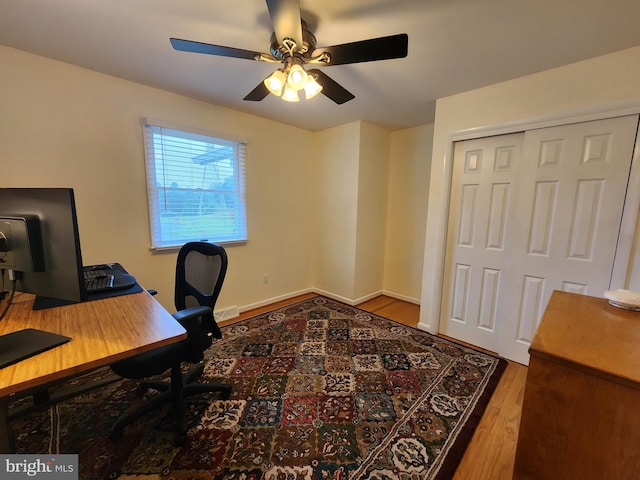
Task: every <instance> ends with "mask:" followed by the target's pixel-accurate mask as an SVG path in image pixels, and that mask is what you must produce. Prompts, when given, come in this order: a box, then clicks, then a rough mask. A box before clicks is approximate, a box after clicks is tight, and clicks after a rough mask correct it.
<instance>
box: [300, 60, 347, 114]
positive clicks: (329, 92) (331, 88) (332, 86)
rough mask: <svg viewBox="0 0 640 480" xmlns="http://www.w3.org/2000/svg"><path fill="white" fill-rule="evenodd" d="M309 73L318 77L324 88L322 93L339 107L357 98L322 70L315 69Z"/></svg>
mask: <svg viewBox="0 0 640 480" xmlns="http://www.w3.org/2000/svg"><path fill="white" fill-rule="evenodd" d="M308 72H309V73H312V74H314V75H317V76H318V78H317V79H316V81H317V82H318V83H319V84H320V85H321V86H322V91H321V92H320V93H322V94H323V95H324V96H325V97H327V98H330V99H331V100H333V101H334V102H335V103H337V104H338V105H342V104H343V103H346V102H348V101H349V100H353V99H354V98H356V97H355V96H354V95H353V94H352V93H351V92H350V91H348V90H347V89H346V88H344V87H343V86H342V85H340V84H339V83H338V82H336V81H335V80H334V79H332V78H331V77H329V76H328V75H327V74H325V73H324V72H323V71H322V70H318V69H317V68H313V69H311V70H308Z"/></svg>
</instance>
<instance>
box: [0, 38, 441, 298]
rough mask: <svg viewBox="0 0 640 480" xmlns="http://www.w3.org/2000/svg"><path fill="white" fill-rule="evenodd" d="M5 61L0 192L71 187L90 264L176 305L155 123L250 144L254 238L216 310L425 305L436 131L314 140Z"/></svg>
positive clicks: (172, 99)
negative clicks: (305, 303)
mask: <svg viewBox="0 0 640 480" xmlns="http://www.w3.org/2000/svg"><path fill="white" fill-rule="evenodd" d="M0 65H2V67H1V68H2V74H1V75H0V105H1V106H2V108H1V110H0V166H1V169H0V175H1V176H0V187H9V186H32V187H37V186H39V187H47V186H51V187H53V186H57V187H62V186H64V187H73V188H74V189H75V192H76V198H77V204H78V205H77V207H78V217H79V227H80V234H81V242H82V248H83V259H84V263H85V264H93V263H103V262H111V261H119V262H121V263H123V264H124V265H125V266H126V267H127V268H128V269H129V270H130V271H131V272H132V273H134V274H135V275H136V277H137V278H138V279H139V281H140V282H141V284H142V285H144V286H145V287H147V288H154V289H157V290H158V291H159V292H160V293H159V295H158V297H157V298H158V300H159V301H160V302H161V303H162V304H163V305H164V306H165V307H167V308H168V309H172V308H173V307H172V303H173V298H172V292H173V269H174V265H175V253H152V252H151V251H150V249H149V244H150V241H149V231H148V218H147V203H146V184H145V171H144V156H143V155H144V152H143V145H142V128H141V124H140V121H141V118H142V117H149V118H152V119H158V120H164V121H167V122H172V123H176V124H178V125H183V126H185V127H186V128H188V127H195V128H198V129H203V130H206V131H210V132H212V133H213V134H214V135H220V136H230V137H232V138H238V139H240V140H244V141H246V142H247V143H248V149H247V159H248V165H247V175H248V178H247V187H248V188H247V191H248V210H249V211H248V216H249V225H248V229H249V232H248V233H249V242H248V243H247V244H246V245H242V246H230V247H228V248H227V250H228V253H229V259H230V269H229V274H228V278H227V281H226V282H225V286H224V289H223V292H222V295H221V297H220V300H219V302H218V308H220V309H224V308H228V307H232V306H238V307H239V308H240V309H241V310H244V309H248V308H250V307H253V306H258V305H262V304H266V303H269V302H271V301H273V300H277V299H279V298H282V297H288V296H291V295H294V294H296V293H299V292H304V291H309V290H311V289H313V288H315V289H317V290H320V291H323V292H327V293H332V294H335V295H336V296H338V297H342V296H343V297H344V299H345V300H347V301H350V302H353V301H357V300H358V299H360V298H362V297H367V296H370V295H372V294H375V293H380V292H384V293H387V294H390V295H392V296H396V297H398V298H403V299H407V300H409V301H414V302H418V301H419V295H418V293H417V292H419V291H420V283H421V281H422V278H421V276H420V275H417V273H418V272H421V271H422V268H421V266H422V251H423V245H424V235H425V229H424V226H423V225H424V221H425V212H424V209H425V207H426V198H427V191H428V178H429V177H428V167H429V164H430V162H429V158H430V153H431V140H432V135H433V128H432V125H429V126H426V127H418V128H413V129H407V130H403V131H400V132H393V133H390V132H388V131H386V130H384V129H382V128H379V127H376V126H374V125H371V124H366V123H361V122H353V123H350V124H347V125H342V126H339V127H336V128H333V129H328V130H325V131H322V132H317V133H314V132H309V131H306V130H301V129H296V128H293V127H290V126H287V125H283V124H280V123H277V122H271V121H268V120H265V119H261V118H258V117H254V116H251V115H246V114H243V113H239V112H236V111H233V110H229V109H226V108H222V107H218V106H215V105H211V104H208V103H204V102H200V101H197V100H194V99H190V98H187V97H183V96H180V95H175V94H171V93H168V92H165V91H162V90H159V89H155V88H150V87H146V86H143V85H140V84H136V83H133V82H128V81H124V80H121V79H118V78H115V77H110V76H107V75H103V74H100V73H97V72H93V71H90V70H86V69H82V68H79V67H75V66H72V65H69V64H65V63H61V62H57V61H54V60H50V59H46V58H43V57H39V56H36V55H32V54H29V53H26V52H22V51H19V50H15V49H11V48H8V47H2V46H0ZM274 138H287V139H289V140H288V141H287V142H284V143H283V142H274V141H273V139H274ZM310 146H311V148H310ZM385 212H388V214H387V213H385ZM263 275H268V277H269V283H267V284H264V283H263Z"/></svg>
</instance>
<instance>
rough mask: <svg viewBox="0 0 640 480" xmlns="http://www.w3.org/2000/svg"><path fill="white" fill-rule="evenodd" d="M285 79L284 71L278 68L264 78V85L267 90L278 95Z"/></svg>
mask: <svg viewBox="0 0 640 480" xmlns="http://www.w3.org/2000/svg"><path fill="white" fill-rule="evenodd" d="M286 80H287V77H286V75H285V74H284V71H283V70H281V69H278V70H276V71H275V72H273V73H272V74H271V75H269V76H268V77H267V78H265V79H264V85H265V87H267V90H269V91H270V92H271V93H273V94H274V95H277V96H278V97H279V96H280V94H281V93H282V87H284V84H285V82H286Z"/></svg>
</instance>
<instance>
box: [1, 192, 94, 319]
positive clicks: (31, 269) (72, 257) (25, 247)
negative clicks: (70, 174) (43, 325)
mask: <svg viewBox="0 0 640 480" xmlns="http://www.w3.org/2000/svg"><path fill="white" fill-rule="evenodd" d="M0 270H5V271H7V270H11V272H12V275H13V276H15V278H16V290H17V291H20V292H27V293H33V294H35V295H36V301H35V303H34V309H38V308H47V307H52V306H57V305H64V304H68V303H75V302H81V301H84V300H86V299H87V292H86V291H85V287H84V275H83V270H82V254H81V251H80V235H79V232H78V220H77V216H76V206H75V198H74V195H73V189H71V188H0ZM5 279H6V277H5Z"/></svg>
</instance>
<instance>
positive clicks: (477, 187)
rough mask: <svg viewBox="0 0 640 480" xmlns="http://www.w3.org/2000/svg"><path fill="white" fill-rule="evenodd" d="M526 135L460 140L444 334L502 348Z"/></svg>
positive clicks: (456, 156) (446, 270)
mask: <svg viewBox="0 0 640 480" xmlns="http://www.w3.org/2000/svg"><path fill="white" fill-rule="evenodd" d="M523 140H524V135H523V134H515V135H501V136H497V137H490V138H485V139H480V140H469V141H466V142H461V143H458V144H456V148H455V160H454V165H453V168H454V172H453V184H452V188H451V202H450V212H451V213H450V221H449V228H448V235H447V249H446V252H447V253H446V260H445V262H446V269H445V275H444V297H443V298H444V299H445V301H443V303H442V318H443V319H446V320H445V321H441V322H440V325H441V333H443V334H445V335H449V336H452V337H454V338H458V339H460V340H463V341H465V342H469V343H472V344H475V345H480V346H482V347H484V348H487V349H489V350H497V346H498V342H497V335H498V333H499V330H498V326H499V314H500V305H501V303H502V302H503V299H502V298H501V294H502V291H503V290H504V287H503V284H504V282H505V265H506V257H505V252H507V251H508V244H509V236H508V234H507V233H508V230H509V221H510V218H511V217H513V212H512V211H511V210H512V209H513V200H512V199H513V197H514V193H513V183H514V181H515V180H516V179H517V177H516V175H517V169H518V164H519V162H520V160H521V156H522V145H523Z"/></svg>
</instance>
